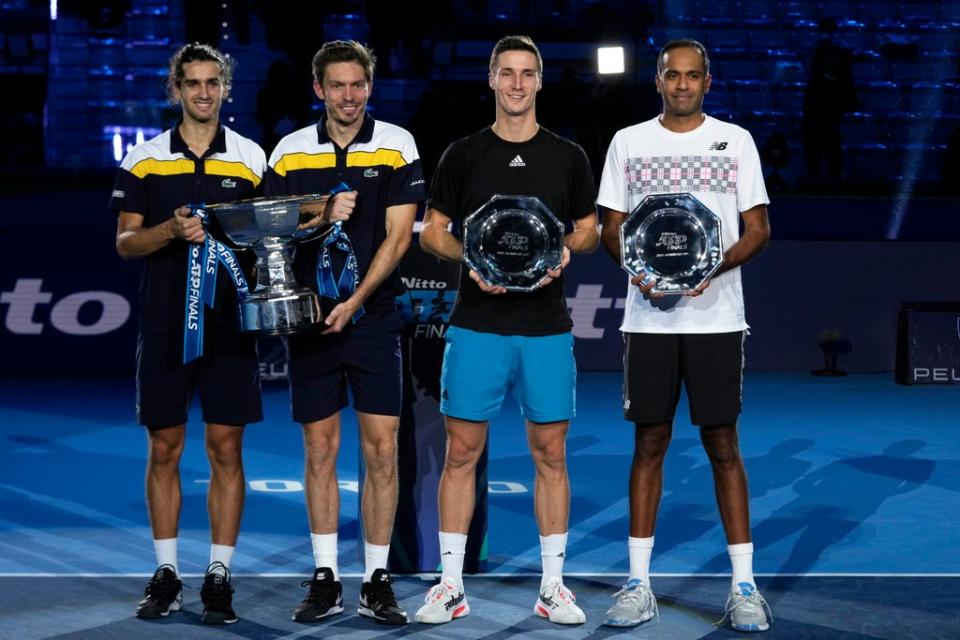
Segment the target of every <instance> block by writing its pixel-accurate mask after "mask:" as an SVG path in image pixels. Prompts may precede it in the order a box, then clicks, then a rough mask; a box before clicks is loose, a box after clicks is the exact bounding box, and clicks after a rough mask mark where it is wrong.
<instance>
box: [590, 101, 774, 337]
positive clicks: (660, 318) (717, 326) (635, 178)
mask: <svg viewBox="0 0 960 640" xmlns="http://www.w3.org/2000/svg"><path fill="white" fill-rule="evenodd" d="M655 193H690V194H691V195H693V196H694V197H695V198H697V199H698V200H700V202H702V203H703V204H704V205H705V206H707V207H708V208H709V209H710V210H712V211H713V212H714V213H716V214H717V215H718V216H720V220H721V226H722V238H723V248H724V251H726V250H727V249H728V248H729V247H731V246H733V244H734V243H735V242H736V241H737V240H738V239H739V238H740V213H741V212H743V211H746V210H748V209H750V208H752V207H755V206H757V205H761V204H769V203H770V200H769V199H768V198H767V189H766V187H765V186H764V184H763V173H762V171H761V169H760V157H759V155H758V154H757V147H756V145H755V144H754V143H753V138H752V137H751V136H750V134H749V133H748V132H747V131H746V130H745V129H742V128H741V127H738V126H736V125H734V124H729V123H727V122H721V121H720V120H717V119H716V118H711V117H710V116H705V118H704V121H703V123H702V124H701V125H700V126H699V127H697V128H696V129H694V130H693V131H688V132H686V133H675V132H673V131H670V130H668V129H666V128H665V127H664V126H663V125H662V124H660V119H659V116H658V117H656V118H653V119H652V120H648V121H646V122H641V123H640V124H636V125H633V126H632V127H627V128H626V129H621V130H620V131H618V132H617V134H616V135H615V136H614V137H613V141H611V143H610V149H609V150H608V151H607V159H606V163H605V164H604V166H603V177H602V179H601V180H600V194H599V197H598V198H597V204H598V205H600V206H603V207H606V208H608V209H613V210H614V211H622V212H624V213H630V212H631V211H633V210H634V209H635V208H636V206H637V205H638V204H640V201H641V200H643V198H644V197H645V196H647V195H650V194H655ZM744 329H747V321H746V316H745V314H744V310H743V287H742V285H741V283H740V268H739V267H736V268H734V269H731V270H730V271H726V272H724V273H722V274H720V275H719V276H716V277H714V278H713V279H712V280H711V281H710V286H709V287H707V289H706V290H705V291H704V292H703V295H700V296H696V297H689V296H678V295H669V296H664V297H663V298H659V299H657V300H647V299H644V297H643V294H641V293H640V290H639V288H638V287H636V286H634V285H631V284H630V278H629V277H628V278H627V306H626V310H625V312H624V315H623V324H622V325H621V327H620V330H621V331H624V332H627V333H727V332H732V331H743V330H744Z"/></svg>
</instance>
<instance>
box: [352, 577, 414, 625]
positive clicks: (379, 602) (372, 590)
mask: <svg viewBox="0 0 960 640" xmlns="http://www.w3.org/2000/svg"><path fill="white" fill-rule="evenodd" d="M357 613H359V614H360V615H362V616H367V617H368V618H373V619H374V620H375V621H376V622H377V623H378V624H407V612H406V611H404V610H403V609H401V608H400V607H399V605H397V596H395V595H393V586H392V585H391V584H390V574H389V573H387V570H386V569H377V570H376V571H374V572H373V575H372V576H370V582H364V583H363V586H362V587H360V608H359V609H357Z"/></svg>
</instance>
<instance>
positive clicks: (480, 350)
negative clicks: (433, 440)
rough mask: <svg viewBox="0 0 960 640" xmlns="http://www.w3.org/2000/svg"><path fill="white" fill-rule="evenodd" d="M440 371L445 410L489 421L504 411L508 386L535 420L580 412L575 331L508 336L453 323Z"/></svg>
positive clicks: (562, 417)
mask: <svg viewBox="0 0 960 640" xmlns="http://www.w3.org/2000/svg"><path fill="white" fill-rule="evenodd" d="M446 341H447V345H446V348H445V350H444V352H443V371H442V373H441V374H440V387H441V397H440V413H442V414H443V415H445V416H450V417H451V418H460V419H461V420H472V421H476V422H485V421H487V420H490V418H492V417H493V416H495V415H496V414H497V413H498V412H499V411H500V405H501V404H503V398H504V396H505V395H506V392H507V389H508V388H512V389H513V395H514V397H515V398H516V399H517V403H518V404H519V405H520V411H521V412H522V413H523V416H524V418H526V419H527V420H529V421H531V422H561V421H563V420H569V419H571V418H572V417H573V416H574V415H576V409H577V399H576V386H577V363H576V361H575V360H574V358H573V334H571V333H569V332H568V333H561V334H557V335H550V336H502V335H499V334H496V333H481V332H478V331H471V330H469V329H464V328H462V327H449V328H448V329H447V333H446Z"/></svg>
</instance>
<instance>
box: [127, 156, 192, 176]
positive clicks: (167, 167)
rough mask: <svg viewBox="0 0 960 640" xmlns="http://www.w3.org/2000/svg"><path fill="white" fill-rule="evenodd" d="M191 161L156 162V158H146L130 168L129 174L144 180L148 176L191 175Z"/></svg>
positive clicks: (183, 159) (184, 159) (181, 159)
mask: <svg viewBox="0 0 960 640" xmlns="http://www.w3.org/2000/svg"><path fill="white" fill-rule="evenodd" d="M193 170H194V164H193V160H187V159H186V158H180V159H179V160H157V159H156V158H147V159H145V160H141V161H140V162H138V163H137V164H135V165H133V167H131V168H130V173H132V174H133V175H135V176H137V177H138V178H144V177H146V176H148V175H158V176H175V175H179V174H182V173H193Z"/></svg>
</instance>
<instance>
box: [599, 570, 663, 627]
mask: <svg viewBox="0 0 960 640" xmlns="http://www.w3.org/2000/svg"><path fill="white" fill-rule="evenodd" d="M613 597H614V598H615V599H616V602H615V603H614V604H613V606H612V607H610V608H609V609H608V610H607V618H606V620H604V621H603V624H604V625H606V626H608V627H635V626H637V625H638V624H642V623H644V622H646V621H647V620H649V619H650V618H652V617H653V616H654V615H656V616H657V618H659V617H660V612H659V610H658V609H657V599H656V598H655V597H654V596H653V592H652V591H651V590H650V587H648V586H647V585H645V584H644V583H642V582H640V580H638V579H636V578H634V579H633V580H630V581H628V582H627V584H625V585H623V588H622V589H620V591H617V592H616V593H615V594H613Z"/></svg>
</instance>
